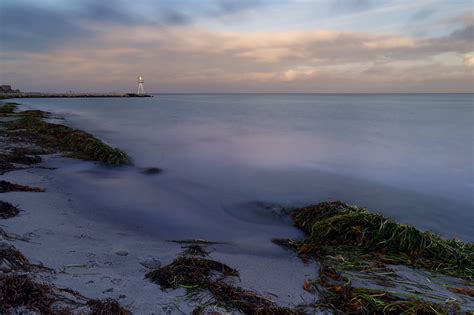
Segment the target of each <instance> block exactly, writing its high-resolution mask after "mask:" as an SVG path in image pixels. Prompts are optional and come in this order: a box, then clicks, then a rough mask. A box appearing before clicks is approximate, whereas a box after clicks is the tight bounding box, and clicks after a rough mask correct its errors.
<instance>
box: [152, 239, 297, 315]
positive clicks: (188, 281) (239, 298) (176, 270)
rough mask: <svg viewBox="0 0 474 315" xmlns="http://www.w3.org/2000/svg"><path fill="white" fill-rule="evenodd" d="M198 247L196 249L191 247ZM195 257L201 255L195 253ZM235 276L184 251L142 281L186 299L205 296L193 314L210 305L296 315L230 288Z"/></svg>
mask: <svg viewBox="0 0 474 315" xmlns="http://www.w3.org/2000/svg"><path fill="white" fill-rule="evenodd" d="M194 246H199V245H194ZM198 254H199V255H201V254H202V253H201V252H199V253H198ZM238 276H239V273H238V271H237V270H236V269H234V268H232V267H229V266H227V265H225V264H223V263H221V262H218V261H215V260H211V259H206V258H203V257H197V256H195V255H192V254H189V251H185V253H184V255H182V256H179V257H178V258H176V259H175V260H174V261H173V262H172V263H170V264H169V265H167V266H164V267H161V268H158V269H156V270H153V271H151V272H148V273H147V274H146V278H148V279H150V281H152V282H154V283H157V284H159V285H160V286H161V288H162V289H177V288H184V289H186V290H187V293H188V297H189V298H191V299H195V300H198V299H199V296H200V295H201V294H205V292H207V293H208V294H210V296H211V298H210V299H209V298H208V297H207V296H206V301H205V302H200V303H199V304H200V305H201V306H200V307H199V308H197V309H195V310H194V312H193V314H203V309H204V308H205V307H206V306H209V305H214V306H220V307H225V308H230V309H234V310H238V311H240V312H243V313H245V314H297V313H298V312H297V311H296V310H292V309H289V308H285V307H278V306H277V305H276V304H275V302H273V301H272V300H270V299H269V298H267V297H265V296H262V295H260V294H258V293H256V292H254V291H250V290H246V289H242V288H240V287H237V286H234V285H232V284H231V283H229V282H230V280H231V279H232V278H236V277H238Z"/></svg>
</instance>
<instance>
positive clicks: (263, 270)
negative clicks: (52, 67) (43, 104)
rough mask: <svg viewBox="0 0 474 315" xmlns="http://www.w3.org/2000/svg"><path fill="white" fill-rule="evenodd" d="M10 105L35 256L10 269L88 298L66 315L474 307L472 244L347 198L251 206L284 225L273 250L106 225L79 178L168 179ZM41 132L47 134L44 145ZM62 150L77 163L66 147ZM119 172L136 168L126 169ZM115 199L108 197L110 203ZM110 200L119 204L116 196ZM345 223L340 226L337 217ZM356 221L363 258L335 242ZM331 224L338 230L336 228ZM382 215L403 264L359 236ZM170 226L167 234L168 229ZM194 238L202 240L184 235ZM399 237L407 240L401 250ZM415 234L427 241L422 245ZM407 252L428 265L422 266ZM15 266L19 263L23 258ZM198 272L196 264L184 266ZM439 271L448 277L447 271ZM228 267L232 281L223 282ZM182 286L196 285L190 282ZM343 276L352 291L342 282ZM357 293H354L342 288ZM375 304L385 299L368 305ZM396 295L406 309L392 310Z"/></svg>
mask: <svg viewBox="0 0 474 315" xmlns="http://www.w3.org/2000/svg"><path fill="white" fill-rule="evenodd" d="M2 106H3V107H2V111H3V117H2V121H1V122H0V124H1V131H2V142H1V150H2V161H3V162H2V168H3V172H4V174H3V175H2V177H1V180H2V181H3V182H2V183H3V184H2V185H3V186H2V187H3V188H2V189H3V192H2V194H1V197H2V198H1V199H2V201H4V202H6V203H8V204H9V205H12V206H14V207H17V208H18V209H20V212H19V213H18V214H17V215H11V217H9V218H7V217H5V219H3V220H2V229H3V230H4V232H3V238H4V240H3V242H4V245H2V246H3V247H4V248H8V246H14V248H16V250H18V251H19V252H20V253H22V254H23V255H24V256H25V258H26V259H27V261H29V262H27V263H26V266H27V267H28V268H26V269H29V270H26V269H25V270H23V271H18V270H16V269H15V267H14V266H15V265H14V264H13V265H12V263H11V262H10V267H9V266H8V265H7V267H6V269H5V270H6V275H12V277H17V276H21V275H25V274H26V275H28V277H30V278H31V279H33V280H34V281H36V283H42V284H46V285H47V286H48V288H55V289H54V290H59V291H58V292H61V294H71V293H70V292H75V293H74V294H73V297H72V300H73V301H74V303H73V302H71V300H69V299H66V300H65V299H64V298H63V297H62V295H61V298H60V299H57V298H56V300H57V301H56V302H57V303H56V302H55V303H56V304H54V303H53V304H52V306H51V307H52V309H53V310H55V311H54V312H59V310H60V309H61V307H63V309H64V304H66V305H67V310H68V312H70V313H72V314H82V313H86V314H88V313H90V314H102V313H97V310H94V306H91V305H94V304H91V303H96V302H91V301H107V303H117V302H118V303H119V304H114V305H115V307H123V308H124V309H123V311H124V312H128V311H130V312H132V313H133V314H190V313H193V312H194V313H196V312H197V313H198V314H211V313H212V312H215V311H217V312H219V313H226V312H231V313H236V314H239V313H244V314H245V313H262V314H308V313H311V314H312V313H326V312H328V311H332V310H334V311H341V310H343V311H344V312H345V311H348V310H351V309H357V310H362V309H364V310H368V309H369V308H368V307H377V305H376V304H374V305H372V302H371V301H372V300H371V299H373V298H378V297H379V296H381V295H380V294H382V295H387V298H386V300H380V302H379V304H380V303H381V305H386V306H384V307H385V308H390V309H392V310H393V311H395V310H397V311H400V310H408V309H414V308H417V309H418V308H419V309H420V310H421V309H427V308H434V309H437V310H439V311H440V312H441V313H444V312H447V313H452V312H457V311H458V310H459V311H460V310H469V309H470V308H471V307H473V305H474V301H473V300H472V297H470V295H469V294H471V293H472V291H471V289H470V288H471V284H470V282H469V281H470V280H469V279H470V278H471V276H472V272H471V271H470V269H469V264H471V263H472V258H471V256H469V255H472V250H471V249H470V247H469V246H471V245H469V244H468V243H466V244H464V243H462V242H461V241H457V240H453V241H446V240H443V239H441V238H439V237H438V236H436V235H434V234H431V233H429V232H420V231H417V230H416V229H414V228H412V227H410V226H407V225H400V224H398V223H396V222H395V221H387V219H385V218H384V217H383V216H380V215H376V214H371V213H370V212H368V211H367V210H365V209H362V208H358V207H355V206H349V205H347V204H345V203H342V202H339V201H334V202H326V203H324V202H323V203H319V204H317V205H312V206H309V207H306V208H305V207H303V208H299V209H297V208H293V209H286V208H284V207H283V206H279V205H276V204H268V203H264V202H256V203H247V204H246V205H244V207H248V208H249V209H250V210H249V211H257V213H259V215H265V216H270V217H271V222H272V224H271V225H269V226H266V225H262V227H263V228H267V227H269V228H274V227H283V229H282V231H281V234H280V232H278V230H276V231H275V230H274V234H273V235H276V236H275V239H277V240H273V242H272V239H268V240H267V241H266V242H265V243H264V244H255V243H251V241H252V240H247V239H245V238H244V240H243V241H239V242H236V243H234V242H232V241H228V240H227V239H189V238H186V237H184V236H183V237H182V238H179V237H176V236H179V235H180V233H179V231H176V232H175V233H172V234H170V237H169V238H163V237H157V236H156V235H163V234H165V232H164V231H163V232H161V231H157V232H158V233H155V234H147V233H143V231H142V230H141V228H140V227H139V226H134V225H133V224H130V225H128V226H127V224H125V225H123V224H116V222H115V220H114V218H110V219H109V220H103V219H97V218H98V217H97V216H96V213H95V212H101V211H102V210H101V209H100V208H98V207H95V208H94V207H92V208H91V205H94V204H93V203H90V202H89V201H88V200H85V199H84V198H83V192H82V191H83V190H84V189H87V187H84V186H83V185H88V184H92V183H91V182H88V181H84V179H80V178H77V177H74V176H77V174H82V173H86V174H87V173H89V172H91V168H90V167H91V165H93V163H102V164H111V166H108V168H107V169H102V170H110V171H111V173H110V174H107V175H106V173H101V174H100V178H104V179H106V182H107V183H110V184H111V185H112V183H114V181H115V180H116V179H117V178H118V177H117V174H118V173H117V172H119V171H120V169H121V168H122V169H126V170H127V172H128V173H132V174H133V173H136V174H141V175H140V176H162V175H161V172H162V170H160V169H159V168H148V169H144V168H142V167H138V166H135V165H133V164H131V163H130V160H129V157H128V156H127V154H126V153H124V152H122V151H121V150H119V149H116V148H112V147H109V146H108V145H107V144H105V143H103V142H101V140H99V139H97V138H95V137H94V136H93V135H92V134H88V133H85V132H84V131H81V130H77V129H73V128H70V127H68V126H67V121H65V120H64V119H63V118H62V117H61V116H58V115H52V114H49V113H46V112H41V111H38V110H29V109H28V107H24V106H23V105H20V104H15V105H2ZM8 106H10V107H8ZM64 124H65V125H64ZM30 129H31V130H33V133H31V131H29V130H30ZM37 130H41V134H39V136H37V135H36V132H37ZM58 134H59V135H60V136H61V137H62V138H61V139H64V140H61V141H60V142H58V141H59V140H57V139H59V138H55V137H57V135H58ZM71 144H72V145H71ZM91 146H92V147H93V148H94V150H91V149H90V147H91ZM57 150H60V151H62V152H63V154H61V153H60V152H54V151H57ZM64 155H67V156H76V157H78V158H75V159H74V158H70V157H65V156H64ZM88 160H89V161H88ZM116 163H119V164H123V166H113V164H116ZM112 170H114V171H113V172H112ZM71 174H76V175H74V176H71ZM114 174H115V175H114ZM144 174H145V175H144ZM104 176H105V177H104ZM74 178H77V179H78V180H80V181H79V182H78V183H80V184H71V183H70V182H68V181H71V180H74ZM19 185H20V186H19ZM17 190H25V191H17ZM101 196H102V195H100V193H99V195H97V199H98V200H100V199H101V198H102V197H101ZM107 199H109V200H113V198H112V199H110V196H108V197H107ZM113 204H114V203H113ZM112 211H113V209H112ZM290 213H291V215H290ZM233 215H235V214H233ZM327 215H329V217H326V216H327ZM331 215H336V217H334V218H331V217H330V216H331ZM345 215H348V217H349V218H350V220H351V221H348V224H349V227H348V229H349V230H347V232H345V233H349V234H350V235H352V236H351V237H352V238H355V239H354V240H352V241H353V242H357V247H359V249H356V251H355V252H353V250H354V247H353V246H350V247H349V248H347V246H346V245H347V242H348V241H349V239H350V238H348V237H349V236H347V235H349V234H346V236H344V238H345V239H344V238H343V239H341V241H340V243H338V242H339V241H337V239H338V237H341V236H343V234H341V232H337V233H336V234H334V235H333V236H331V237H329V238H328V240H326V241H324V238H325V237H326V236H327V235H330V233H333V232H331V231H332V230H334V229H344V224H345V223H338V221H337V220H335V219H336V218H337V217H338V216H341V218H343V217H342V216H345ZM354 215H357V216H354ZM9 216H10V215H9ZM290 216H291V219H290ZM313 216H315V218H314V219H313ZM358 216H361V217H360V219H357V217H358ZM270 217H268V218H266V219H265V220H268V219H269V218H270ZM239 218H240V219H243V220H244V222H247V221H248V222H252V221H253V220H255V219H258V216H257V217H254V218H252V217H250V216H249V214H247V215H245V214H239ZM164 220H166V218H164ZM168 220H169V219H168ZM260 220H262V219H260ZM292 220H293V221H294V224H295V225H296V226H298V227H299V228H300V229H302V230H303V231H304V230H306V234H304V233H302V232H300V231H299V230H298V229H297V228H296V227H294V228H291V229H290V230H288V228H290V227H291V225H292ZM324 220H329V221H328V222H331V223H328V224H325V223H324V222H325V221H324ZM339 220H342V219H339ZM357 220H365V221H366V223H364V225H366V226H365V227H363V225H361V226H358V224H361V222H359V221H357ZM378 220H382V221H381V222H382V224H381V225H380V227H379V226H376V227H375V228H376V230H377V231H378V232H377V233H385V232H383V229H384V227H385V226H388V227H391V229H393V230H389V231H388V232H387V233H388V234H381V235H380V236H376V235H372V236H371V237H382V238H384V241H383V242H380V241H377V244H381V243H385V244H387V245H386V246H394V247H395V248H396V249H395V251H394V252H393V253H394V254H395V253H397V255H395V256H394V255H392V256H386V257H385V256H384V255H386V253H387V251H391V249H389V248H390V247H383V248H381V249H378V246H379V245H377V244H374V246H375V247H374V246H372V245H370V246H369V247H368V250H369V251H368V252H366V253H365V254H364V253H363V248H364V246H368V245H365V244H370V242H372V241H371V240H370V239H367V240H365V241H363V242H362V241H361V240H358V238H359V237H361V234H362V235H364V234H365V233H375V232H370V230H367V231H366V232H363V233H362V232H361V229H363V228H366V229H368V228H369V227H370V225H371V224H377V223H376V222H377V221H378ZM319 221H321V223H320V222H319ZM262 222H266V221H262ZM341 222H343V221H341ZM122 223H123V222H122ZM252 223H253V222H252ZM267 224H268V223H267ZM275 224H277V225H275ZM308 224H309V225H308ZM318 224H319V225H318ZM339 224H342V225H341V226H339ZM354 225H355V226H354ZM160 226H163V227H165V228H166V222H163V223H161V225H160ZM308 226H309V227H311V228H308ZM338 226H339V227H338ZM321 229H322V231H321V232H318V230H321ZM165 231H166V230H165ZM198 231H199V230H198ZM183 232H184V231H183ZM197 233H199V232H197ZM314 233H322V234H320V235H319V237H318V238H319V239H320V241H317V242H319V243H313V242H316V241H315V240H317V239H318V238H316V239H314V238H311V237H310V238H307V239H306V240H305V239H304V238H305V237H306V236H307V235H312V234H314ZM407 233H409V234H407ZM193 234H194V235H196V232H193V231H188V234H186V233H184V234H183V235H193ZM214 235H215V234H214ZM225 235H227V237H228V234H225ZM230 235H232V234H230ZM280 235H281V237H279V236H280ZM305 235H306V236H305ZM389 235H391V236H390V237H389ZM394 235H398V236H396V237H397V238H396V239H394V240H393V241H392V240H391V238H393V237H394ZM263 237H264V238H265V237H266V236H265V234H264V236H263ZM420 237H421V239H420ZM411 238H413V240H410V241H408V240H409V239H411ZM334 241H336V243H334V245H335V246H334V245H333V242H334ZM391 242H393V244H392V245H389V244H391ZM407 242H408V243H407ZM410 242H413V244H412V243H410ZM430 242H431V243H433V244H435V243H436V244H437V245H436V246H437V247H436V248H437V249H436V251H434V250H430V249H429V248H430V247H433V246H434V245H429V246H426V244H428V243H430ZM246 244H247V245H246ZM404 244H407V245H404ZM423 244H425V245H423ZM247 246H248V248H247ZM384 246H385V245H384ZM413 246H416V248H418V249H417V250H416V251H419V252H418V253H417V254H413V253H414V249H413ZM259 249H260V252H259ZM361 250H362V252H361ZM380 250H381V251H380ZM405 251H409V252H410V253H411V255H415V256H419V257H418V258H414V260H412V259H411V258H410V259H408V257H407V256H406V254H405V253H404V252H405ZM438 251H439V252H438ZM453 252H456V255H460V256H457V257H456V258H455V259H453V258H449V257H447V256H446V255H452V253H453ZM2 255H3V254H2ZM354 255H355V256H354ZM415 256H414V257H415ZM3 259H7V260H5V261H8V259H9V258H8V256H5V257H3ZM354 259H355V260H354ZM456 260H459V261H456ZM13 261H14V260H13ZM188 263H189V264H191V265H189V266H188V265H182V266H179V265H177V264H188ZM201 264H204V265H201ZM403 265H406V266H403ZM12 266H13V267H12ZM35 266H43V267H46V268H47V269H46V268H43V267H35ZM200 266H201V267H200ZM213 266H214V267H213ZM464 266H466V267H464ZM30 267H31V268H30ZM412 267H415V269H413V268H412ZM420 267H422V268H421V269H418V268H420ZM12 268H13V269H12ZM175 268H176V269H175ZM183 268H184V269H183ZM203 268H204V269H203ZM206 268H210V269H209V270H211V271H207V269H206ZM213 268H216V269H213ZM221 268H222V269H221ZM438 269H441V271H440V274H438ZM199 270H200V271H199ZM212 270H214V271H212ZM226 270H227V271H226ZM432 271H436V272H432ZM199 272H203V274H202V275H201V276H199V277H201V278H192V277H193V276H192V275H193V274H196V273H197V274H199ZM208 272H210V273H209V274H207V273H208ZM219 272H222V275H221V277H222V278H219V277H218V278H215V275H216V273H217V274H218V273H219ZM167 277H171V278H169V279H170V280H166V279H168V278H167ZM180 277H184V278H183V279H182V280H177V279H180ZM187 277H191V278H187ZM167 281H171V282H167ZM180 281H181V283H180ZM334 281H336V282H334ZM340 281H342V282H345V283H346V284H344V285H342V284H338V282H340ZM189 283H191V284H189ZM348 284H349V285H348ZM201 286H202V288H203V289H201ZM343 286H346V287H347V288H346V289H345V290H348V291H347V292H348V293H341V291H340V290H341V289H340V288H342V287H343ZM388 288H390V289H389V291H387V290H388ZM48 290H49V289H48ZM367 290H369V291H367ZM223 292H226V293H223ZM331 292H332V293H331ZM381 292H382V293H381ZM334 293H336V295H334ZM414 293H415V295H413V294H414ZM328 294H329V295H328ZM347 294H348V295H347ZM358 294H360V295H358ZM365 296H373V297H372V298H371V299H367V300H364V299H366V298H365ZM335 298H336V300H334V299H335ZM233 299H236V300H235V301H234V300H233ZM393 299H400V301H397V302H396V303H392V302H390V301H392V300H393ZM111 301H112V302H111ZM236 301H238V302H236ZM441 301H442V302H441ZM104 303H105V302H104ZM338 303H341V304H338ZM400 303H402V304H400ZM403 303H405V304H403ZM19 305H21V304H19ZM104 305H105V304H104ZM107 305H108V304H107ZM118 305H121V306H118ZM324 305H327V306H324ZM371 305H372V306H371ZM48 307H50V306H48ZM109 307H110V306H109ZM359 308H361V309H359ZM375 309H376V308H375ZM15 310H17V311H18V310H21V308H19V309H15ZM125 310H128V311H125ZM54 312H53V313H54ZM116 312H118V310H114V311H111V310H110V309H109V310H108V313H107V312H106V313H105V314H109V313H110V314H113V313H116ZM40 313H41V312H40ZM121 314H122V313H121ZM123 314H127V313H123Z"/></svg>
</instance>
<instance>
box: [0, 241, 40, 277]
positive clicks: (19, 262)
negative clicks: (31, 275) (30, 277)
mask: <svg viewBox="0 0 474 315" xmlns="http://www.w3.org/2000/svg"><path fill="white" fill-rule="evenodd" d="M31 267H32V265H31V264H30V262H29V261H28V259H27V258H26V257H25V256H23V254H22V253H20V252H19V251H18V250H17V249H16V248H15V247H14V246H13V245H9V244H7V243H0V270H2V271H4V272H5V271H7V272H8V271H12V270H14V271H18V270H21V271H29V270H31Z"/></svg>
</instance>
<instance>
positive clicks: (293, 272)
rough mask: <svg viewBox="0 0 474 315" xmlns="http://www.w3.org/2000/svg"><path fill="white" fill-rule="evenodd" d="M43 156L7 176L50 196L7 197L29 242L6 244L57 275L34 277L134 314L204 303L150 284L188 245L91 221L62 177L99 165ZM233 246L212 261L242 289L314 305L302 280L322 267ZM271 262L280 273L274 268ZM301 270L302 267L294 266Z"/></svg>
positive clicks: (10, 224)
mask: <svg viewBox="0 0 474 315" xmlns="http://www.w3.org/2000/svg"><path fill="white" fill-rule="evenodd" d="M19 106H21V105H19ZM0 124H1V125H3V124H4V122H0ZM5 146H8V140H7V141H6V142H3V144H2V147H5ZM41 157H42V161H41V162H40V163H38V164H32V165H17V166H19V168H18V169H15V170H8V172H6V173H4V174H3V176H2V179H3V180H5V181H9V182H12V183H21V184H22V185H30V186H34V187H36V186H39V187H41V188H42V189H45V192H42V193H28V192H10V193H4V194H2V196H1V197H2V200H4V201H7V202H9V203H11V204H14V205H16V206H17V207H18V208H19V209H20V210H21V211H20V214H19V215H18V216H16V217H13V218H10V219H8V220H3V222H2V224H3V226H4V227H5V230H6V231H7V232H10V233H15V234H16V235H21V236H22V237H25V238H26V239H27V240H28V241H18V240H17V241H7V240H3V241H4V242H7V243H9V244H13V245H14V246H15V247H16V248H17V249H18V250H19V251H20V252H22V253H23V254H24V255H25V256H26V257H27V258H28V259H29V260H30V261H31V262H32V263H38V264H41V265H44V266H46V267H48V268H52V269H53V270H54V271H55V272H54V273H42V272H38V273H37V272H35V273H34V275H33V277H35V278H38V279H39V280H40V281H44V282H46V283H51V284H52V285H54V286H57V287H59V288H71V289H73V290H75V291H78V292H80V293H81V294H83V295H84V296H86V297H88V298H94V299H101V300H104V299H108V298H112V299H115V300H117V301H119V302H120V304H121V305H122V306H124V307H125V308H126V309H129V310H130V311H132V312H133V313H134V314H162V313H165V314H167V313H170V314H175V313H177V314H181V313H185V314H188V313H191V312H192V311H193V310H194V309H195V308H196V305H195V304H193V303H189V302H187V301H185V294H186V292H185V289H180V290H173V291H166V292H165V291H162V290H161V289H160V286H159V285H157V284H155V283H152V282H150V281H149V280H147V279H145V274H146V273H147V272H149V271H151V270H152V269H153V268H156V267H157V266H162V265H166V264H168V263H170V262H172V261H173V259H175V258H176V257H177V256H179V255H180V253H182V251H183V247H184V246H186V245H183V244H179V243H175V242H169V241H167V240H156V239H154V238H150V237H147V236H143V235H140V234H135V233H133V232H130V231H124V230H122V229H121V228H119V227H117V226H114V225H113V224H107V223H104V222H97V221H95V220H91V218H87V216H84V215H83V214H81V212H82V211H81V209H83V208H84V207H86V205H84V204H82V203H81V201H80V200H77V199H74V197H73V194H71V192H69V191H64V189H63V185H62V179H61V177H62V176H61V173H62V172H63V171H64V172H66V171H68V170H70V169H74V170H78V169H81V168H83V167H87V165H88V164H89V163H93V162H90V161H84V160H80V159H79V160H78V159H71V158H69V157H63V156H61V154H59V153H52V154H51V153H49V154H46V155H41ZM128 167H133V166H128ZM137 171H138V172H141V171H142V170H141V169H137ZM26 194H28V195H26ZM229 247H232V245H228V244H212V245H211V244H210V245H209V246H208V249H209V251H211V257H215V259H218V260H219V261H223V262H226V263H229V264H230V265H232V266H234V267H236V268H238V269H239V270H240V271H241V274H240V281H239V283H241V285H243V286H245V287H248V288H251V289H252V290H255V291H256V292H257V291H261V292H267V293H265V294H266V295H267V296H268V298H269V299H270V298H271V299H272V300H275V301H276V302H277V303H278V304H280V305H286V306H291V305H293V304H294V302H295V301H298V302H301V301H305V302H307V303H310V302H313V300H314V296H313V295H312V294H309V293H308V292H306V291H304V290H303V288H302V287H301V283H302V282H303V281H304V279H305V278H307V277H314V276H316V270H315V268H311V265H310V266H305V264H304V263H303V262H301V261H299V259H298V258H297V257H296V255H295V254H294V255H289V256H288V259H284V260H283V262H282V263H278V262H277V261H275V260H274V259H273V258H272V257H261V256H253V255H251V254H249V256H246V255H239V256H238V257H236V256H235V253H234V250H229ZM219 249H223V250H219ZM214 251H216V253H214ZM285 261H287V262H285ZM250 262H251V263H250ZM270 265H273V266H272V268H268V266H270ZM295 265H296V266H297V267H298V268H296V269H289V268H288V267H289V266H295ZM147 266H148V267H147ZM150 267H153V268H150ZM282 270H286V273H287V274H288V275H289V279H286V278H281V277H278V276H279V275H280V273H281V272H282ZM263 274H265V278H266V280H265V281H264V282H263V283H262V282H261V281H260V280H262V279H261V277H260V279H259V275H263ZM302 299H306V300H302ZM81 311H83V310H81Z"/></svg>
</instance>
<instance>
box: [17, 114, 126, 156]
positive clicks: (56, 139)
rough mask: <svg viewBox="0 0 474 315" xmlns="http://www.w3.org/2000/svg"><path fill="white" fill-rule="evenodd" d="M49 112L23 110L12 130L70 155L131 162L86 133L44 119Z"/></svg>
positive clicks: (120, 151) (123, 154)
mask: <svg viewBox="0 0 474 315" xmlns="http://www.w3.org/2000/svg"><path fill="white" fill-rule="evenodd" d="M47 114H48V113H46V112H42V111H25V112H20V113H19V114H18V116H19V118H18V119H16V120H14V121H12V122H10V123H8V127H9V129H10V130H17V131H22V132H23V133H24V134H25V135H26V136H28V137H30V138H32V139H34V140H36V141H37V142H39V143H40V144H42V145H46V146H48V147H51V148H54V149H57V150H59V151H62V152H64V154H65V155H67V156H70V157H74V158H79V159H84V160H90V161H99V162H102V163H104V164H107V165H123V164H131V161H130V158H129V157H128V155H127V154H126V153H125V152H123V151H122V150H120V149H118V148H113V147H110V146H109V145H107V144H105V143H103V142H102V141H101V140H99V139H97V138H96V137H94V136H93V135H91V134H89V133H87V132H84V131H81V130H77V129H73V128H70V127H68V126H64V125H60V124H53V123H49V122H45V121H44V120H43V118H44V117H47Z"/></svg>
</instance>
